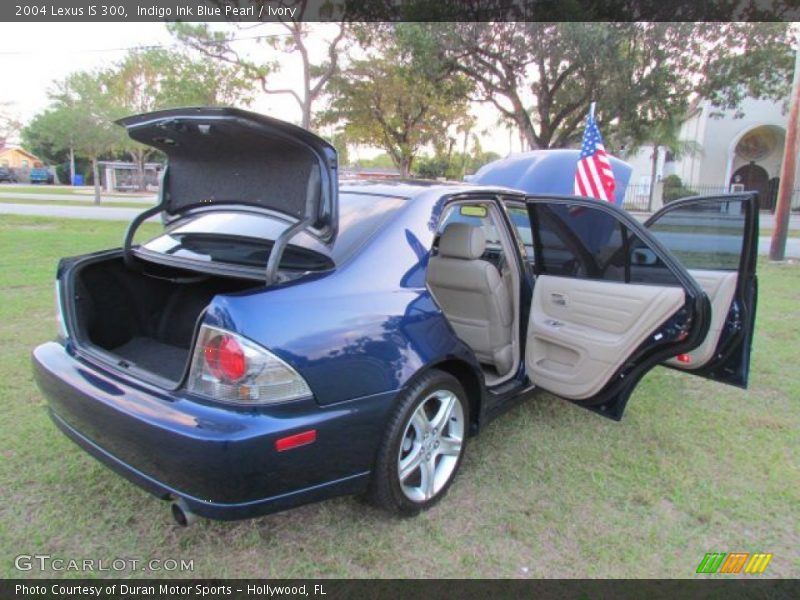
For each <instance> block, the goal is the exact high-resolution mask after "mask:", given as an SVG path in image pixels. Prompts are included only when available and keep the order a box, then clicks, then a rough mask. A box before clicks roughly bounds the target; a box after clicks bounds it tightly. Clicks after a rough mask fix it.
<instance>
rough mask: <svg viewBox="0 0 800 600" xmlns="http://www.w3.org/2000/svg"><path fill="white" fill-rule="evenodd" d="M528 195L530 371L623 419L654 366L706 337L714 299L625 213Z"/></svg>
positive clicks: (545, 384)
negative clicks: (532, 279) (532, 275)
mask: <svg viewBox="0 0 800 600" xmlns="http://www.w3.org/2000/svg"><path fill="white" fill-rule="evenodd" d="M526 203H527V208H528V214H529V217H530V220H531V225H532V231H533V243H534V255H535V256H534V272H535V274H536V281H535V284H534V291H533V298H532V302H531V310H530V318H529V322H528V330H527V337H526V345H525V364H526V370H527V374H528V377H529V378H530V380H531V381H532V382H533V383H534V385H536V386H537V387H539V388H542V389H545V390H547V391H549V392H551V393H553V394H555V395H557V396H560V397H562V398H565V399H567V400H570V401H572V402H575V403H576V404H579V405H581V406H584V407H586V408H590V409H592V410H595V411H597V412H599V413H601V414H603V415H605V416H608V417H610V418H613V419H619V418H621V416H622V413H623V411H624V409H625V405H626V403H627V401H628V398H629V396H630V394H631V392H632V391H633V389H634V388H635V386H636V384H637V383H638V382H639V380H640V379H641V378H642V376H643V375H644V374H645V373H647V371H649V370H650V369H651V368H652V367H654V366H656V365H658V364H660V363H661V362H663V361H665V360H667V359H669V358H671V357H674V356H676V355H678V354H681V353H687V352H690V351H692V350H693V349H695V348H696V347H697V346H698V345H700V344H701V343H702V341H703V340H704V339H705V338H706V334H707V332H708V329H709V324H710V316H711V309H710V303H709V300H708V298H707V297H706V294H705V293H704V291H703V290H702V289H701V287H700V286H699V285H698V284H697V282H695V280H694V279H693V278H692V277H691V276H690V275H689V274H688V273H687V272H686V270H685V269H684V268H683V267H682V266H681V264H680V263H679V262H678V261H677V260H676V259H675V258H674V257H673V256H672V254H671V253H670V252H669V251H668V250H667V249H665V248H664V246H662V245H661V243H659V241H658V240H657V239H655V238H654V237H653V236H651V235H650V233H648V231H647V230H646V229H645V228H644V227H643V226H642V225H641V224H640V223H639V222H637V221H636V220H635V219H634V218H632V217H631V216H630V215H629V214H628V213H626V212H625V211H623V210H620V209H619V208H617V207H615V206H613V205H611V204H608V203H605V202H599V201H597V200H589V199H584V198H574V197H557V196H548V197H533V196H531V197H528V198H526ZM641 265H646V266H647V267H648V268H647V269H640V268H638V267H639V266H641Z"/></svg>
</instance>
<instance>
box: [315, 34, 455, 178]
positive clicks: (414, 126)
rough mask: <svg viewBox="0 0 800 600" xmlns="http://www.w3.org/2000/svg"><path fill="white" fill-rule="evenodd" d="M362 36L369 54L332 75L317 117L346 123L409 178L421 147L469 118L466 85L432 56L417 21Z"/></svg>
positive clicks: (441, 139) (355, 135)
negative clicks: (326, 106) (326, 100)
mask: <svg viewBox="0 0 800 600" xmlns="http://www.w3.org/2000/svg"><path fill="white" fill-rule="evenodd" d="M362 33H363V31H362ZM364 39H365V41H366V42H367V43H368V46H369V49H371V50H372V53H371V55H370V56H369V57H368V58H364V59H360V60H354V61H352V62H351V64H350V65H349V66H348V68H347V69H346V70H344V71H343V72H342V73H341V74H340V75H338V76H336V77H334V78H333V79H331V82H330V92H331V97H332V100H331V105H330V108H329V110H328V111H326V113H325V114H324V115H323V117H322V119H321V120H322V122H327V123H340V122H341V123H344V130H345V132H346V134H347V137H348V139H350V140H352V141H354V142H356V143H365V144H371V145H376V146H379V147H381V148H382V149H384V150H385V151H386V152H387V153H388V154H389V156H390V157H391V158H392V162H393V163H394V164H395V166H396V167H397V168H398V169H399V171H400V175H401V176H402V177H408V176H409V174H410V172H411V167H412V165H413V161H414V157H415V156H416V154H417V153H418V152H419V150H420V149H421V148H422V147H424V146H426V145H427V144H434V143H435V144H439V145H441V144H443V143H445V144H446V143H448V142H447V138H446V135H447V131H448V129H449V128H450V127H451V126H455V125H457V124H459V123H462V122H463V121H464V119H465V118H468V112H467V108H468V93H469V84H468V82H467V80H466V78H464V77H463V76H460V75H459V74H453V73H452V72H451V71H450V70H448V69H447V68H445V66H444V65H443V64H442V63H438V62H435V61H431V60H430V58H431V56H432V55H431V54H430V53H429V52H426V50H427V49H428V47H429V46H430V44H431V43H432V38H431V37H430V36H428V35H427V34H426V32H425V31H424V30H423V29H422V28H421V27H419V26H418V25H416V24H411V23H406V24H397V25H393V26H389V27H387V28H385V29H383V30H382V31H372V32H367V33H365V38H364ZM453 143H454V142H453Z"/></svg>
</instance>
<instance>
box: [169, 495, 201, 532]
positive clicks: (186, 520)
mask: <svg viewBox="0 0 800 600" xmlns="http://www.w3.org/2000/svg"><path fill="white" fill-rule="evenodd" d="M172 518H173V519H175V522H176V523H177V524H178V525H180V526H181V527H189V525H191V524H192V523H194V522H195V521H197V515H196V514H194V513H193V512H192V511H191V510H190V509H189V507H188V506H187V505H186V501H185V500H184V499H183V498H178V500H176V501H175V502H173V503H172Z"/></svg>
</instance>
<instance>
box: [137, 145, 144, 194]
mask: <svg viewBox="0 0 800 600" xmlns="http://www.w3.org/2000/svg"><path fill="white" fill-rule="evenodd" d="M144 161H145V156H144V153H140V154H139V155H138V156H137V157H136V188H137V189H138V190H139V191H140V192H146V191H147V184H146V183H145V180H144Z"/></svg>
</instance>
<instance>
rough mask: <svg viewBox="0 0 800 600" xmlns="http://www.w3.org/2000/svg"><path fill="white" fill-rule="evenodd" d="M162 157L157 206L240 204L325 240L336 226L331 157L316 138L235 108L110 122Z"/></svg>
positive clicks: (168, 214)
mask: <svg viewBox="0 0 800 600" xmlns="http://www.w3.org/2000/svg"><path fill="white" fill-rule="evenodd" d="M117 122H118V123H119V124H120V125H122V126H124V127H125V128H126V129H127V130H128V135H129V136H130V137H131V138H132V139H134V140H136V141H137V142H141V143H142V144H145V145H147V146H151V147H153V148H157V149H158V150H161V151H162V152H164V154H166V155H167V167H166V170H165V172H164V176H163V179H162V186H161V202H160V204H159V207H160V209H161V211H162V212H163V214H164V218H165V220H166V221H167V222H169V221H172V220H175V219H176V218H179V217H180V216H181V215H182V214H184V213H185V212H187V211H189V210H192V209H196V208H203V209H204V210H213V207H214V206H220V207H221V208H224V207H230V206H231V205H248V206H254V207H258V208H261V209H265V210H269V211H275V212H278V213H281V214H283V215H286V216H288V217H290V218H292V219H296V220H297V222H298V223H302V224H303V227H304V229H305V230H306V231H308V232H309V233H311V234H312V235H314V236H316V237H317V238H318V239H320V240H321V241H322V242H323V243H325V244H328V245H331V244H332V243H333V241H334V239H335V237H336V232H337V225H338V201H337V193H338V174H337V171H338V162H337V161H338V159H337V153H336V150H335V149H334V148H333V146H331V145H330V144H329V143H328V142H326V141H325V140H323V139H322V138H320V137H318V136H316V135H314V134H313V133H310V132H309V131H306V130H305V129H302V128H300V127H297V126H295V125H292V124H290V123H286V122H283V121H279V120H277V119H272V118H270V117H266V116H264V115H259V114H256V113H252V112H248V111H244V110H239V109H235V108H178V109H171V110H164V111H158V112H152V113H147V114H142V115H136V116H131V117H126V118H124V119H121V120H119V121H117Z"/></svg>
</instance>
